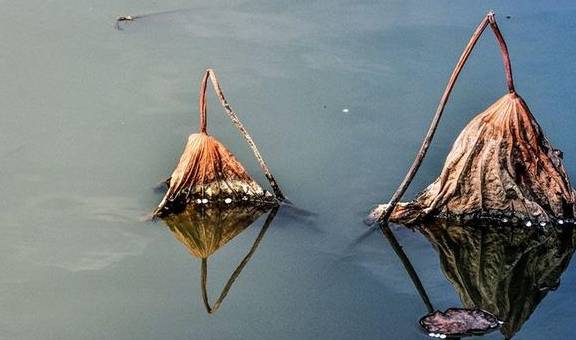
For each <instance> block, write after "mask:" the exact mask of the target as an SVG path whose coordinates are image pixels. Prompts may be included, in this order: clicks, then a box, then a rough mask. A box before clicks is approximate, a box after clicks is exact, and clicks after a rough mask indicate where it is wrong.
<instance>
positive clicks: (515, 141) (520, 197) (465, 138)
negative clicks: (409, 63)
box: [366, 12, 576, 225]
mask: <svg viewBox="0 0 576 340" xmlns="http://www.w3.org/2000/svg"><path fill="white" fill-rule="evenodd" d="M488 26H490V27H491V29H492V31H493V32H494V35H495V37H496V40H497V41H498V44H499V47H500V52H501V54H502V59H503V62H504V69H505V72H506V80H507V86H508V94H507V95H505V96H504V97H502V98H501V99H499V100H498V101H496V103H494V104H492V106H490V107H489V108H488V109H487V110H486V111H484V112H482V113H480V114H479V115H477V116H476V117H475V118H474V119H473V120H472V121H471V122H470V123H469V124H468V125H467V126H466V128H465V129H464V130H463V131H462V132H461V134H460V136H459V137H458V139H457V140H456V142H455V143H454V145H453V147H452V150H451V151H450V154H449V155H448V158H447V159H446V162H445V164H444V168H443V170H442V173H441V174H440V177H438V179H437V180H436V181H435V182H434V183H432V184H431V185H430V186H429V187H428V188H426V189H425V190H424V191H423V192H422V193H421V194H420V195H419V196H418V197H417V198H416V199H415V200H413V201H411V202H408V203H399V201H400V199H401V198H402V195H403V194H404V193H405V192H406V189H407V188H408V186H409V185H410V183H411V182H412V180H413V178H414V176H415V175H416V172H417V171H418V169H419V167H420V165H421V163H422V160H423V159H424V157H425V155H426V152H427V150H428V148H429V146H430V143H431V142H432V138H433V136H434V134H435V131H436V129H437V127H438V123H439V121H440V118H441V116H442V114H443V112H444V108H445V106H446V103H447V101H448V98H449V96H450V93H451V92H452V89H453V88H454V85H455V83H456V80H457V79H458V76H459V74H460V73H461V71H462V69H463V67H464V64H465V63H466V61H467V60H468V57H469V56H470V54H471V52H472V49H473V48H474V46H475V45H476V42H477V41H478V39H479V38H480V36H481V35H482V33H483V32H484V30H485V29H486V27H488ZM575 197H576V194H575V192H574V189H573V188H572V186H571V185H570V181H569V179H568V175H567V174H566V171H565V170H564V167H563V165H562V153H561V152H560V151H559V150H556V149H554V148H553V147H552V146H551V145H550V143H549V142H548V140H547V139H546V137H545V136H544V134H543V132H542V129H541V128H540V126H539V125H538V123H537V122H536V119H535V118H534V116H532V114H531V113H530V110H529V109H528V106H527V105H526V103H525V102H524V100H523V99H522V98H521V97H520V96H518V94H517V93H516V90H515V87H514V81H513V77H512V67H511V63H510V56H509V53H508V47H507V46H506V43H505V41H504V37H503V36H502V34H501V32H500V29H499V28H498V25H497V24H496V19H495V15H494V13H493V12H489V13H488V14H487V15H486V16H485V17H484V19H483V20H482V21H481V23H480V25H479V26H478V27H477V28H476V31H475V32H474V34H473V35H472V37H471V39H470V41H469V42H468V44H467V46H466V48H465V49H464V51H463V52H462V55H461V56H460V59H459V60H458V63H457V64H456V67H455V68H454V70H453V71H452V75H451V76H450V80H449V81H448V84H447V86H446V89H445V90H444V93H443V95H442V98H441V99H440V103H439V105H438V108H437V110H436V114H435V115H434V118H433V120H432V124H431V125H430V128H429V129H428V132H427V134H426V136H425V138H424V140H423V142H422V145H421V146H420V150H419V151H418V154H417V156H416V158H415V159H414V162H413V163H412V166H411V167H410V169H409V170H408V173H407V174H406V176H405V178H404V180H403V181H402V183H401V184H400V186H399V187H398V189H397V190H396V192H395V193H394V195H393V196H392V198H391V199H390V201H389V203H388V204H384V205H380V206H379V207H377V208H376V209H374V210H373V211H372V212H371V213H370V215H369V216H368V218H367V219H366V222H367V223H373V222H375V221H377V222H379V224H380V225H383V224H385V223H386V222H388V221H392V222H396V223H401V224H414V223H418V222H420V221H421V220H424V219H427V218H437V217H442V218H449V219H452V218H454V219H464V220H482V219H486V218H488V219H494V218H507V217H513V218H514V219H515V220H523V219H529V220H535V221H537V222H548V221H552V222H555V221H556V219H558V220H560V219H566V218H573V217H574V215H575V211H576V206H575Z"/></svg>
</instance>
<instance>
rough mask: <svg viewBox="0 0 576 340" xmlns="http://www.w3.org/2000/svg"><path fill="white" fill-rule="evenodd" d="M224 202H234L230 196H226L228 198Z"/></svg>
mask: <svg viewBox="0 0 576 340" xmlns="http://www.w3.org/2000/svg"><path fill="white" fill-rule="evenodd" d="M224 202H225V203H226V204H230V203H232V199H231V198H229V197H228V198H226V199H225V200H224Z"/></svg>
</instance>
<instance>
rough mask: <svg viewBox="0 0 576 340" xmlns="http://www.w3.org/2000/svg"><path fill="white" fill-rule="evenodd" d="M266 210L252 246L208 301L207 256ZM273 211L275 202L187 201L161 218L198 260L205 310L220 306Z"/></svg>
mask: <svg viewBox="0 0 576 340" xmlns="http://www.w3.org/2000/svg"><path fill="white" fill-rule="evenodd" d="M268 210H269V213H268V216H267V218H266V220H265V222H264V224H263V226H262V229H261V230H260V233H259V234H258V236H257V237H256V239H255V241H254V243H253V244H252V247H251V248H250V249H249V251H248V253H247V254H246V255H245V256H244V258H243V259H242V260H241V261H240V263H239V264H238V266H237V267H236V269H235V270H234V272H233V273H232V275H231V276H230V278H229V279H228V281H227V282H226V284H225V286H224V288H223V290H222V292H221V293H220V296H219V297H218V299H217V300H216V302H215V303H214V304H213V305H211V304H210V302H209V299H208V289H207V282H208V258H209V257H210V256H212V255H213V254H214V253H215V252H216V251H217V250H218V249H220V248H221V247H223V246H224V245H225V244H226V243H228V242H229V241H230V240H232V239H233V238H234V237H236V236H238V235H239V234H240V233H241V232H242V231H244V230H245V229H246V228H248V227H249V226H250V225H251V224H252V223H254V222H255V221H256V220H257V219H258V218H259V217H260V216H262V215H263V214H264V213H266V212H267V211H268ZM277 211H278V206H274V207H272V208H270V205H226V206H217V205H210V206H201V207H196V206H194V205H188V206H186V208H185V209H184V210H183V211H182V212H180V213H178V214H169V215H167V216H166V217H164V218H163V220H164V222H165V223H166V224H167V225H168V227H169V228H170V231H171V232H172V233H173V234H174V237H176V239H177V240H178V241H180V242H181V243H182V244H183V245H184V246H185V247H186V249H188V252H189V253H190V254H192V255H193V256H194V257H197V258H199V259H200V260H201V286H202V299H203V302H204V306H205V308H206V311H207V312H208V313H210V314H212V313H215V312H216V311H217V310H218V309H219V308H220V305H221V304H222V302H223V301H224V298H225V297H226V296H227V294H228V292H229V291H230V288H232V285H233V283H234V282H235V281H236V279H237V278H238V276H239V275H240V273H241V271H242V270H243V269H244V267H245V266H246V265H247V264H248V262H249V261H250V259H251V258H252V256H253V254H254V252H255V251H256V249H257V247H258V245H259V244H260V241H262V239H263V238H264V234H265V233H266V231H267V230H268V228H269V227H270V225H271V223H272V221H273V219H274V217H275V216H276V212H277Z"/></svg>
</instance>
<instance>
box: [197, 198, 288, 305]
mask: <svg viewBox="0 0 576 340" xmlns="http://www.w3.org/2000/svg"><path fill="white" fill-rule="evenodd" d="M278 208H279V207H278V206H275V207H273V208H272V210H270V213H269V214H268V217H266V221H265V222H264V225H262V229H261V230H260V233H259V234H258V237H256V240H255V241H254V243H253V244H252V247H251V248H250V250H249V251H248V254H246V256H244V258H243V259H242V261H241V262H240V264H238V266H237V267H236V269H235V270H234V272H233V273H232V275H230V278H229V279H228V281H227V282H226V285H225V286H224V288H223V289H222V292H221V293H220V296H219V297H218V299H217V300H216V302H215V303H214V305H212V306H211V305H210V302H209V301H208V289H207V287H206V286H207V283H208V259H207V258H203V259H202V266H201V274H200V275H201V278H200V284H201V286H202V300H203V301H204V307H206V311H207V312H208V314H214V313H216V312H217V311H218V309H219V308H220V305H221V304H222V302H223V301H224V299H225V298H226V295H228V292H229V291H230V288H232V285H233V284H234V281H236V279H237V278H238V276H239V275H240V273H241V272H242V270H243V269H244V267H245V266H246V264H248V261H250V258H252V255H254V252H255V251H256V249H257V248H258V245H259V244H260V241H262V239H263V238H264V234H266V231H267V230H268V227H270V225H271V224H272V221H273V220H274V217H276V213H277V212H278Z"/></svg>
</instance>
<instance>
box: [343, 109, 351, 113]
mask: <svg viewBox="0 0 576 340" xmlns="http://www.w3.org/2000/svg"><path fill="white" fill-rule="evenodd" d="M342 112H343V113H349V112H350V109H342Z"/></svg>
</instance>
